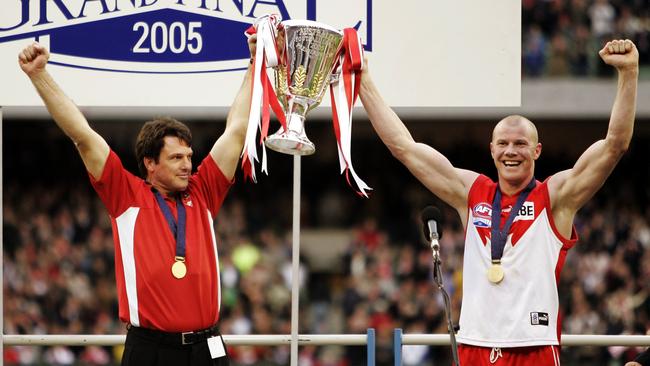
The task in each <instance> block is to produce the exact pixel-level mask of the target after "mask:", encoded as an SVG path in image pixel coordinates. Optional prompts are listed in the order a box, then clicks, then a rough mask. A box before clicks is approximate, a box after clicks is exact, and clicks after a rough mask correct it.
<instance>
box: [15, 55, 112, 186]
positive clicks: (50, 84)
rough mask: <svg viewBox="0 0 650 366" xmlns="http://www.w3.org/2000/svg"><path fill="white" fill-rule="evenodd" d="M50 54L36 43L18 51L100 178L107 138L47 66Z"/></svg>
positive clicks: (22, 64) (55, 116) (92, 171)
mask: <svg viewBox="0 0 650 366" xmlns="http://www.w3.org/2000/svg"><path fill="white" fill-rule="evenodd" d="M49 56H50V54H49V52H48V51H47V49H45V48H44V47H43V46H41V45H39V44H38V43H33V44H32V45H29V46H27V47H25V48H24V49H23V51H22V52H21V53H20V54H19V55H18V63H19V64H20V67H21V69H22V70H23V71H24V72H25V74H27V76H29V78H30V80H31V81H32V84H34V87H35V88H36V91H37V92H38V94H39V95H40V96H41V99H42V100H43V103H45V106H46V107H47V110H48V111H49V112H50V115H52V118H53V119H54V121H55V122H56V124H57V125H58V126H59V128H61V130H63V132H64V133H65V134H66V135H67V136H68V137H69V138H70V139H71V140H72V141H73V142H74V144H75V146H76V147H77V150H78V151H79V155H81V160H83V162H84V165H85V166H86V169H87V170H88V172H89V173H90V174H91V175H92V176H93V177H95V178H96V179H99V178H100V177H101V174H102V172H103V170H104V164H105V163H106V159H107V158H108V154H109V152H110V148H109V147H108V144H107V143H106V141H105V140H104V139H103V138H102V137H101V136H100V135H99V134H98V133H97V132H95V131H94V130H93V129H92V128H90V126H89V125H88V121H86V118H85V117H84V116H83V114H81V111H79V108H77V106H76V105H75V104H74V102H72V100H70V98H68V97H67V96H66V95H65V93H64V92H63V90H61V88H60V87H59V85H58V84H57V83H56V82H55V81H54V79H53V78H52V76H51V75H50V73H48V72H47V70H46V69H45V65H46V64H47V60H48V59H49Z"/></svg>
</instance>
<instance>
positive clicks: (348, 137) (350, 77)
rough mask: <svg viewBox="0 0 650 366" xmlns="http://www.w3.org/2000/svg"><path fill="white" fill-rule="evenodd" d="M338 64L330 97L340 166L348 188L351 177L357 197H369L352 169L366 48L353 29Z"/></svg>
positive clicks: (345, 33)
mask: <svg viewBox="0 0 650 366" xmlns="http://www.w3.org/2000/svg"><path fill="white" fill-rule="evenodd" d="M338 54H339V60H338V62H337V66H336V70H335V71H336V73H337V74H339V78H338V80H337V81H335V82H333V83H332V84H330V97H331V98H332V114H333V123H334V134H335V135H336V142H337V144H338V153H339V165H340V167H341V174H343V173H344V172H345V178H346V179H347V181H348V184H349V185H350V186H352V184H351V182H350V175H352V179H353V180H354V184H355V185H356V187H357V194H359V195H361V196H364V197H366V198H367V197H368V193H366V191H369V190H372V188H370V187H368V185H367V184H366V183H365V182H364V181H363V180H361V178H359V176H358V175H357V173H356V172H355V171H354V168H353V167H352V152H351V141H352V109H353V107H354V103H355V102H356V101H357V97H358V96H359V88H360V86H361V69H362V68H363V46H362V45H361V39H360V38H359V35H358V34H357V31H356V30H355V29H354V28H345V29H344V30H343V42H342V43H341V46H340V48H339V52H338Z"/></svg>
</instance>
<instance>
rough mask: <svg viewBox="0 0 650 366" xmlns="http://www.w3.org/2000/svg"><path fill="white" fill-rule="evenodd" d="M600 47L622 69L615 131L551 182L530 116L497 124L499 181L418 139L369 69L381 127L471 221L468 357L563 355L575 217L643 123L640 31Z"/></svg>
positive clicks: (540, 363) (463, 325) (466, 365)
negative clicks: (637, 122)
mask: <svg viewBox="0 0 650 366" xmlns="http://www.w3.org/2000/svg"><path fill="white" fill-rule="evenodd" d="M599 55H600V57H601V58H602V60H603V61H604V62H605V63H606V64H608V65H611V66H613V67H614V68H616V70H617V71H618V88H617V93H616V99H615V101H614V106H613V107H612V112H611V118H610V121H609V128H608V131H607V135H606V136H605V138H604V139H603V140H600V141H597V142H596V143H594V144H593V145H591V146H590V147H589V148H588V149H587V150H586V151H585V152H584V153H583V154H582V156H580V158H579V159H578V161H577V162H576V163H575V165H574V166H573V168H571V169H568V170H564V171H561V172H558V173H556V174H554V175H552V176H551V177H549V178H547V179H546V180H544V181H543V182H541V181H538V180H536V179H535V176H534V173H535V161H537V159H538V158H539V157H540V155H541V153H542V145H541V143H540V142H539V141H538V137H537V129H536V128H535V125H534V124H533V123H532V122H531V121H529V120H528V119H526V118H524V117H522V116H517V115H515V116H508V117H506V118H504V119H503V120H501V121H500V122H499V123H497V125H496V126H495V127H494V131H493V133H492V141H491V142H490V153H491V155H492V159H493V160H494V165H495V166H496V168H497V172H498V181H497V182H493V181H491V180H490V179H489V178H488V177H486V176H485V175H481V174H479V173H476V172H473V171H469V170H464V169H459V168H456V167H454V166H453V165H452V164H451V162H450V161H449V160H448V159H447V158H446V157H445V156H443V155H442V154H441V153H440V152H438V151H436V150H435V149H434V148H432V147H430V146H427V145H425V144H422V143H418V142H416V141H414V140H413V137H412V136H411V134H410V133H409V131H408V130H407V129H406V127H405V125H404V124H403V123H402V121H401V120H400V119H399V117H398V116H397V115H396V114H395V113H394V112H393V111H392V110H391V108H390V107H389V106H388V105H387V104H386V103H385V102H384V101H383V99H382V97H381V96H380V94H379V92H378V90H377V88H376V87H375V85H374V84H373V82H372V79H371V78H370V77H369V75H368V73H367V72H366V73H364V76H363V79H362V83H361V91H360V96H361V101H362V102H363V105H364V107H365V109H366V111H367V113H368V117H369V118H370V121H371V123H372V125H373V127H374V129H375V130H376V132H377V134H378V135H379V137H380V138H381V140H382V141H383V142H384V144H386V146H387V147H388V149H389V150H390V151H391V153H392V154H393V156H394V157H395V158H397V159H398V160H399V161H401V162H402V163H403V164H404V165H405V166H406V167H407V168H408V169H409V170H410V171H411V173H412V174H413V175H414V176H415V177H416V178H418V179H419V180H420V182H422V184H424V186H426V187H427V188H428V189H429V190H430V191H431V192H432V193H433V194H435V195H436V196H438V197H439V198H440V199H442V200H443V201H445V202H447V203H448V204H449V205H451V206H452V207H454V208H455V209H456V211H458V214H459V215H460V219H461V221H462V224H463V227H464V228H465V232H466V236H465V253H464V261H463V305H462V309H461V313H460V331H459V333H458V337H457V339H458V342H459V344H460V345H459V356H460V364H461V366H481V365H486V366H488V365H489V366H495V365H496V366H502V365H536V366H546V365H548V366H557V365H559V364H560V363H559V362H560V361H559V354H560V353H559V344H560V342H559V334H560V330H561V324H560V321H559V319H558V308H559V301H558V292H557V283H558V280H559V274H560V271H561V268H562V266H563V264H564V259H565V256H566V253H567V251H568V250H569V249H570V248H571V247H572V246H573V245H574V244H575V242H576V240H577V235H576V232H575V228H574V227H573V219H574V217H575V215H576V212H577V211H578V209H580V208H581V207H582V206H583V205H584V204H585V203H586V202H587V201H588V200H589V199H590V198H591V197H592V196H593V195H594V194H595V193H596V191H597V190H598V189H599V188H600V187H601V186H602V185H603V183H604V182H605V180H606V179H607V177H608V176H609V174H610V173H611V172H612V170H613V169H614V167H615V166H616V164H617V162H618V161H619V160H620V158H621V156H622V155H623V154H624V153H625V151H626V150H627V148H628V146H629V144H630V140H631V138H632V130H633V127H634V115H635V109H636V97H637V83H638V81H637V80H638V73H639V53H638V51H637V49H636V47H635V45H634V44H633V43H632V42H631V41H629V40H613V41H611V42H608V43H607V44H606V45H605V46H604V47H603V49H602V50H600V51H599Z"/></svg>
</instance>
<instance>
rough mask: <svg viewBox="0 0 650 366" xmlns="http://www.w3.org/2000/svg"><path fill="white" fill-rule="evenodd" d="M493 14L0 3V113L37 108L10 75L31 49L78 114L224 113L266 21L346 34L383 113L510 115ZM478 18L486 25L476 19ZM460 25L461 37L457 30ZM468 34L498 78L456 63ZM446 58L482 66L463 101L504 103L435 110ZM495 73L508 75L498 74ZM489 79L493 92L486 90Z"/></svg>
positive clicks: (411, 6)
mask: <svg viewBox="0 0 650 366" xmlns="http://www.w3.org/2000/svg"><path fill="white" fill-rule="evenodd" d="M497 2H498V3H499V4H494V2H491V4H490V6H489V7H488V6H485V5H481V4H480V3H479V4H477V3H476V2H474V1H469V0H458V1H451V0H445V1H443V2H426V1H417V0H406V1H375V2H374V3H373V0H2V11H1V12H0V70H2V71H1V74H0V75H2V77H1V79H2V80H3V83H2V84H3V87H2V88H0V106H39V105H41V102H40V100H39V98H38V96H37V95H36V93H35V92H34V91H33V90H32V87H31V84H30V83H29V80H27V78H26V77H25V75H23V74H22V72H21V71H20V68H19V67H18V63H17V55H18V52H19V51H20V50H21V49H22V48H23V47H24V46H25V45H26V44H29V43H31V42H33V41H38V42H40V43H42V44H44V45H45V46H47V47H48V48H49V49H50V52H51V58H50V66H49V67H48V69H49V70H50V72H51V73H52V74H53V75H54V77H55V79H56V80H57V81H58V82H59V83H60V84H61V85H62V87H63V88H64V90H66V92H67V93H68V94H69V95H70V96H71V97H72V98H73V99H74V100H75V101H76V102H77V104H79V105H81V106H222V107H223V106H228V105H230V103H231V101H232V99H233V97H234V94H235V92H236V90H237V89H238V88H239V85H240V84H241V79H242V76H243V70H245V68H246V66H247V63H248V58H249V52H248V46H247V43H246V37H245V36H244V30H245V29H246V28H248V27H249V26H250V25H251V24H252V22H253V21H254V20H255V19H256V18H257V17H259V16H262V15H265V14H269V13H274V14H278V15H280V17H281V18H282V19H283V20H288V19H309V20H315V21H318V22H322V23H326V24H329V25H331V26H333V27H335V28H339V29H342V28H346V27H354V28H356V29H357V30H358V33H359V35H360V36H361V39H362V42H363V43H364V46H365V49H366V51H368V52H367V55H368V57H369V59H370V60H371V68H372V72H373V76H374V78H375V79H376V81H377V83H378V84H379V85H380V88H382V90H385V89H384V88H383V87H382V84H385V85H386V86H389V87H390V89H391V90H385V91H386V92H387V93H388V95H387V99H388V100H389V102H390V103H391V104H393V105H396V106H407V105H415V106H431V105H472V104H473V105H514V104H518V102H519V101H518V94H519V75H518V72H519V68H518V63H519V45H518V44H517V42H519V35H518V34H519V29H520V28H519V19H520V18H519V15H518V13H519V9H520V5H519V4H518V2H517V1H515V0H498V1H497ZM465 7H467V8H468V9H465ZM481 8H484V9H483V10H486V9H488V8H489V9H490V11H491V12H493V14H491V15H488V14H487V13H481V11H483V10H481ZM506 8H507V9H509V10H508V11H506V12H503V10H504V9H506ZM477 10H478V12H477ZM499 11H500V12H501V13H498V12H499ZM472 14H474V15H472ZM495 15H496V16H495ZM513 15H514V16H515V17H514V18H512V16H513ZM450 17H456V19H457V22H456V23H455V24H454V23H452V27H449V26H448V25H445V24H444V23H441V22H440V21H438V20H437V19H440V20H445V22H447V21H448V20H449V19H450ZM468 17H469V18H468ZM507 17H510V18H509V19H506V18H507ZM466 18H468V19H466ZM495 18H496V19H495ZM477 19H478V20H480V21H479V22H478V23H477V22H476V21H477ZM470 22H471V28H470V29H463V28H465V24H470ZM481 22H483V23H485V24H483V25H481ZM495 25H496V28H495ZM445 28H447V29H445ZM479 29H480V31H479ZM459 30H460V32H461V33H460V34H459V33H458V31H459ZM450 31H451V32H456V34H453V35H452V33H449V32H450ZM463 32H467V33H468V34H462V33H463ZM471 32H476V34H477V35H479V37H480V38H481V39H482V38H484V35H485V34H486V33H493V36H494V37H495V38H494V39H495V43H494V46H496V47H498V50H496V51H494V50H493V51H490V50H489V48H487V47H486V49H487V50H486V51H485V52H483V51H481V50H476V51H477V52H475V53H474V52H472V55H471V57H472V58H476V59H477V60H479V59H481V58H483V59H484V60H485V61H486V62H489V63H492V62H496V63H501V66H497V69H494V67H492V66H491V65H490V64H487V67H486V66H485V65H486V64H485V62H478V61H473V60H471V59H467V56H466V55H465V54H464V53H463V51H462V50H461V52H458V48H457V47H458V46H460V47H462V48H463V49H464V48H465V46H467V45H468V44H467V43H471V44H474V43H475V42H474V40H473V39H470V41H469V42H466V44H465V45H463V43H464V42H465V41H463V38H462V37H473V35H472V34H471ZM495 32H496V33H495ZM514 32H516V34H515V35H514V36H512V35H511V36H510V38H513V39H514V40H516V42H512V40H507V39H505V38H504V37H503V36H500V35H499V33H501V34H502V35H505V34H512V33H514ZM446 34H447V35H446ZM449 37H454V40H453V41H454V47H453V48H451V49H449V48H447V46H445V42H447V41H449V40H451V39H450V38H449ZM459 37H460V38H459ZM496 37H498V38H496ZM504 40H505V41H504ZM459 41H460V42H459ZM512 46H514V47H512ZM508 47H510V48H512V49H508ZM491 54H492V55H496V56H495V57H493V56H491ZM456 56H459V57H465V58H466V60H464V62H465V63H467V64H468V68H471V69H472V70H474V69H476V66H474V64H477V65H481V64H482V65H483V66H478V68H479V71H480V72H481V73H483V72H484V74H485V75H486V77H487V79H486V77H481V78H480V79H476V80H467V82H461V83H460V84H462V87H463V88H464V89H465V91H467V89H466V88H471V89H474V90H475V89H477V86H476V84H478V83H483V84H485V86H486V87H493V86H494V85H497V84H498V85H501V86H503V88H507V89H513V88H514V93H513V94H512V95H508V96H506V97H503V98H497V99H495V98H494V97H488V99H487V101H486V100H485V98H483V101H482V102H481V101H480V99H481V98H478V99H477V98H473V99H472V98H471V97H470V98H466V97H465V96H463V97H461V98H460V99H458V100H457V101H455V102H450V101H449V100H446V99H448V98H442V99H439V100H437V101H436V93H435V92H434V90H435V89H436V88H441V87H442V85H441V83H442V84H444V83H445V80H444V79H440V78H438V77H437V76H436V73H438V71H442V72H440V74H444V75H453V79H457V78H458V76H459V75H458V73H456V72H454V71H453V70H449V69H445V65H444V62H443V63H441V61H444V59H448V60H449V61H451V64H458V60H457V59H456V58H455V57H456ZM508 58H510V59H511V60H510V61H507V59H508ZM504 62H505V63H506V64H507V65H508V66H512V65H511V64H513V63H515V64H516V65H517V67H516V68H512V67H504V66H503V64H504ZM495 65H496V64H495ZM436 70H438V71H436ZM472 72H473V71H470V74H471V73H472ZM514 74H516V77H515V75H514ZM490 75H494V76H490ZM504 75H506V77H504ZM508 75H509V76H508ZM495 78H496V79H501V80H502V82H499V83H497V84H495V83H494V81H495V80H494V79H495ZM414 82H415V83H417V85H416V86H415V87H414V84H413V83H414ZM456 83H458V81H456ZM486 83H487V84H486ZM488 84H491V85H488ZM448 87H449V86H448V85H447V86H445V88H448ZM504 90H505V89H504ZM393 91H397V94H395V95H396V96H397V99H393V97H392V96H391V94H392V93H393ZM422 91H424V92H425V94H422V93H421V92H422ZM452 91H453V88H452ZM498 93H499V94H503V93H504V91H503V90H500V91H499V92H498ZM427 94H429V95H427ZM463 94H465V93H464V92H463ZM490 94H494V92H492V93H490ZM508 94H510V93H508ZM441 95H449V90H447V91H446V92H445V93H442V94H441ZM452 95H453V93H452ZM485 95H489V94H488V93H485ZM325 99H326V100H327V98H325ZM462 99H465V100H462ZM490 99H494V101H490ZM325 104H327V102H326V103H325Z"/></svg>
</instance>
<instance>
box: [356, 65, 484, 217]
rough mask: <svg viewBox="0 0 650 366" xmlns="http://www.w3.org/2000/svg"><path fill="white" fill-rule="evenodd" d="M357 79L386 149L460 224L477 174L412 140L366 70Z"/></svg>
mask: <svg viewBox="0 0 650 366" xmlns="http://www.w3.org/2000/svg"><path fill="white" fill-rule="evenodd" d="M361 80H362V81H361V91H360V97H361V101H362V102H363V106H364V107H365V109H366V112H367V113H368V117H369V118H370V122H371V123H372V126H373V128H374V129H375V131H376V132H377V134H378V135H379V137H380V138H381V140H382V141H383V142H384V144H385V145H386V147H388V150H390V152H391V153H392V154H393V156H394V157H395V158H397V159H398V160H399V161H401V162H402V164H404V165H405V166H406V167H407V168H408V169H409V171H410V172H411V173H412V174H413V175H414V176H415V177H416V178H417V179H418V180H419V181H420V182H422V184H424V186H425V187H427V188H428V189H429V190H430V191H431V192H432V193H433V194H435V195H436V196H438V197H439V198H440V199H442V200H443V201H445V202H447V203H448V204H449V205H451V206H452V207H454V208H455V209H456V210H457V211H458V212H459V214H460V216H461V219H462V220H463V224H464V223H465V219H466V217H465V216H466V211H467V194H468V193H469V189H470V187H471V185H472V183H473V182H474V180H475V179H476V177H477V176H478V174H477V173H475V172H471V171H469V170H464V169H457V168H454V166H453V165H452V164H451V162H449V160H448V159H447V158H446V157H445V156H444V155H442V154H441V153H440V152H438V151H437V150H435V149H434V148H432V147H431V146H428V145H425V144H422V143H418V142H415V140H413V137H412V136H411V134H410V133H409V131H408V130H407V128H406V126H405V125H404V123H403V122H402V121H401V120H400V118H399V117H398V116H397V114H395V112H394V111H393V110H392V109H391V108H390V107H389V106H388V105H387V104H386V102H385V101H384V100H383V99H382V97H381V95H380V94H379V91H378V90H377V88H376V86H375V85H374V83H373V81H372V79H371V78H370V75H369V73H368V72H367V70H364V73H363V76H362V79H361Z"/></svg>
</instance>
